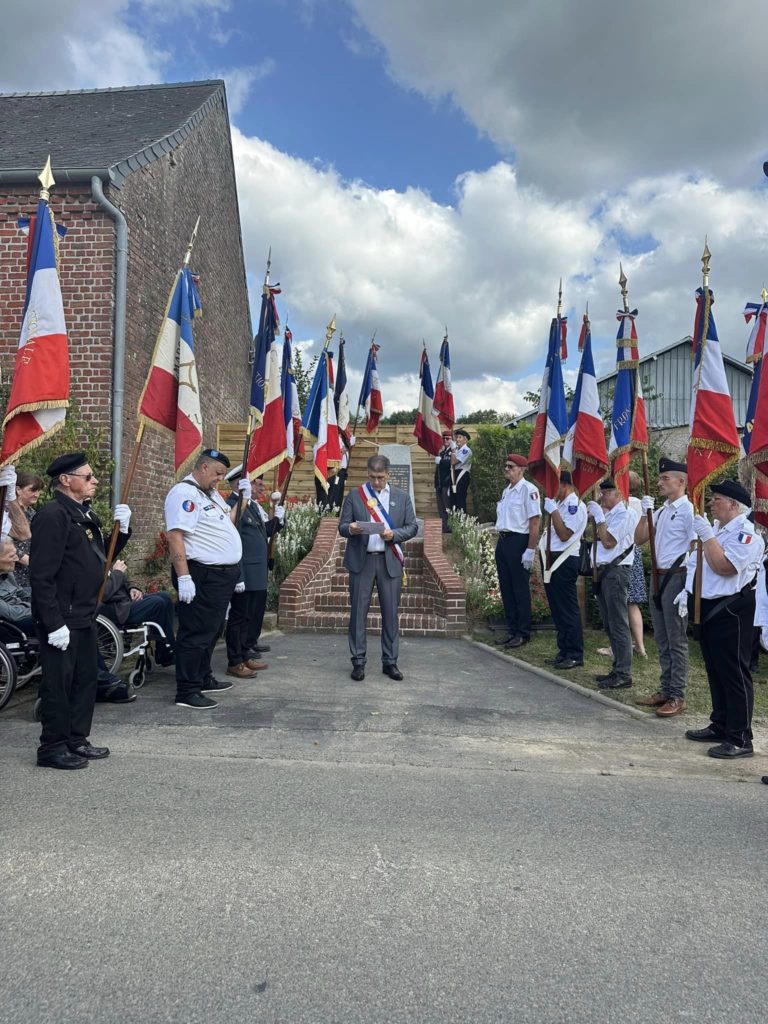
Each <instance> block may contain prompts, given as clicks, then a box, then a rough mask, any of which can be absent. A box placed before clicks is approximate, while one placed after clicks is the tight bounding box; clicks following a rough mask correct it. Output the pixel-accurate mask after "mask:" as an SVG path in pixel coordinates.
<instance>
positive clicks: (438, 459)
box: [435, 455, 443, 466]
mask: <svg viewBox="0 0 768 1024" xmlns="http://www.w3.org/2000/svg"><path fill="white" fill-rule="evenodd" d="M442 461H443V460H442V459H441V458H440V456H439V455H436V456H435V465H436V466H439V465H440V463H441V462H442Z"/></svg>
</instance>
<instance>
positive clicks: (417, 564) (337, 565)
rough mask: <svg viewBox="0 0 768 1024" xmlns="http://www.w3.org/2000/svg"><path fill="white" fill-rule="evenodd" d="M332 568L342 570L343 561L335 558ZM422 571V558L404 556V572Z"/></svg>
mask: <svg viewBox="0 0 768 1024" xmlns="http://www.w3.org/2000/svg"><path fill="white" fill-rule="evenodd" d="M333 568H334V569H336V570H337V571H338V570H339V569H343V568H344V559H343V558H337V559H336V560H335V562H333ZM423 569H424V559H423V558H422V557H419V558H412V557H411V556H410V555H406V556H405V571H406V572H422V571H423Z"/></svg>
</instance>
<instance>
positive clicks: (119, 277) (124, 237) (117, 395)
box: [91, 174, 128, 501]
mask: <svg viewBox="0 0 768 1024" xmlns="http://www.w3.org/2000/svg"><path fill="white" fill-rule="evenodd" d="M91 195H92V196H93V198H94V200H95V201H96V203H97V204H98V205H99V206H100V207H101V209H102V210H104V212H105V213H106V214H107V216H108V217H109V218H110V219H111V220H113V221H114V222H115V235H116V246H115V324H114V343H113V348H112V463H113V468H112V500H113V501H119V500H120V485H121V481H122V478H123V409H124V405H125V317H126V296H127V283H128V221H127V220H126V219H125V216H124V214H123V212H122V210H119V209H118V208H117V207H116V206H115V204H114V203H111V202H110V201H109V199H107V197H106V196H105V195H104V188H103V186H102V184H101V178H99V177H97V176H96V175H95V174H94V176H93V177H92V178H91Z"/></svg>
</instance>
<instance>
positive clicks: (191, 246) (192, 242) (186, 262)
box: [184, 217, 200, 267]
mask: <svg viewBox="0 0 768 1024" xmlns="http://www.w3.org/2000/svg"><path fill="white" fill-rule="evenodd" d="M199 227H200V218H199V217H198V218H197V220H196V221H195V226H194V227H193V228H192V234H191V235H190V238H189V245H188V246H187V251H186V253H185V254H184V266H185V267H187V266H189V261H190V260H191V259H192V250H193V249H194V247H195V240H196V239H197V229H198V228H199Z"/></svg>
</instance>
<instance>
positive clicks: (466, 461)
mask: <svg viewBox="0 0 768 1024" xmlns="http://www.w3.org/2000/svg"><path fill="white" fill-rule="evenodd" d="M456 458H457V459H458V460H459V465H458V467H456V468H458V470H459V472H461V471H462V470H463V471H464V472H466V473H468V472H469V471H470V469H472V449H471V448H470V447H469V445H468V444H465V445H463V446H462V447H461V448H457V449H456Z"/></svg>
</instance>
